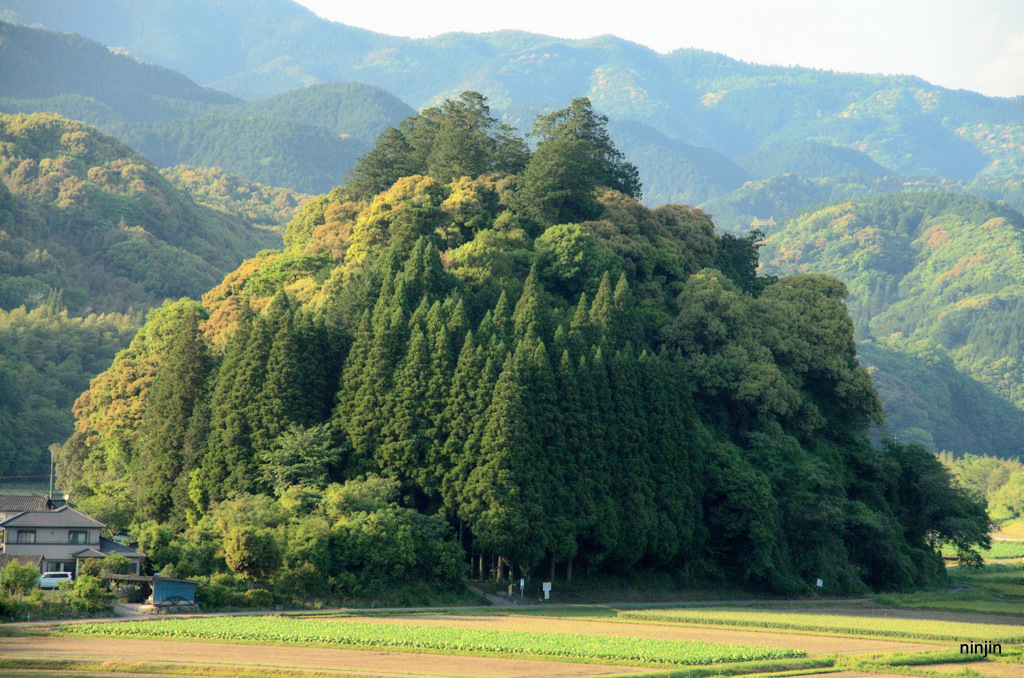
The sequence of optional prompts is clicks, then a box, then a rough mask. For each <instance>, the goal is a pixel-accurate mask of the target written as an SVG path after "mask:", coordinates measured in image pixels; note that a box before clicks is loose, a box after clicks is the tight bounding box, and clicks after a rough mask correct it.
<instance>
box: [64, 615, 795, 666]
mask: <svg viewBox="0 0 1024 678" xmlns="http://www.w3.org/2000/svg"><path fill="white" fill-rule="evenodd" d="M67 632H68V633H71V634H74V635H101V636H113V637H147V638H174V639H177V640H180V639H183V638H191V639H197V640H215V641H228V642H253V643H296V644H309V645H341V646H349V647H375V648H377V647H385V648H387V647H390V648H416V649H427V650H439V651H456V652H486V653H496V654H502V655H525V656H535V657H565V658H572V659H577V660H578V659H597V660H603V661H632V662H647V663H664V664H686V665H702V664H719V663H726V662H740V661H755V660H762V659H783V658H791V657H801V656H804V654H805V653H803V652H799V651H796V650H782V649H774V648H763V647H746V646H738V645H721V644H715V643H694V642H685V641H666V640H654V639H649V638H620V637H613V636H588V635H582V634H567V633H527V632H521V631H492V630H487V629H469V628H448V627H418V626H408V625H399V624H377V623H360V622H350V621H345V620H339V619H295V618H286V617H279V616H274V617H247V618H246V619H245V621H244V622H240V620H238V619H236V618H228V617H212V618H202V619H168V620H160V621H146V622H131V623H113V624H78V625H75V626H74V627H70V628H68V630H67Z"/></svg>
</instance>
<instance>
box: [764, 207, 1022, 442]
mask: <svg viewBox="0 0 1024 678" xmlns="http://www.w3.org/2000/svg"><path fill="white" fill-rule="evenodd" d="M762 257H763V258H762V261H763V262H764V266H765V270H766V271H767V272H774V273H797V272H811V271H814V272H821V273H828V274H829V275H834V276H836V277H837V278H839V279H840V280H843V281H844V282H845V283H846V284H847V286H848V288H849V290H850V297H849V298H848V300H847V304H848V305H849V308H850V313H851V315H852V316H853V318H854V320H855V322H856V325H857V331H858V337H859V338H861V339H871V340H872V341H874V342H876V343H877V344H878V345H879V346H880V347H881V348H880V349H879V351H881V350H883V349H885V350H891V351H895V352H898V353H902V354H905V355H906V356H909V357H911V358H913V359H914V360H915V361H917V362H919V363H921V364H928V363H934V364H936V365H937V366H938V367H939V368H941V369H946V366H947V365H949V364H951V365H955V366H956V369H957V370H958V371H959V372H960V373H961V374H962V375H964V376H966V377H969V378H970V379H972V380H974V381H976V382H979V383H980V384H984V385H985V386H986V387H987V389H980V390H979V389H977V388H975V389H973V390H972V392H973V393H976V394H978V395H977V396H976V397H971V398H968V399H966V400H958V401H957V402H956V404H955V405H954V404H953V400H951V399H949V396H948V393H947V395H940V396H939V397H941V398H943V399H945V400H946V401H947V402H946V404H944V405H939V406H936V405H935V404H932V405H929V406H928V408H926V409H931V410H932V411H936V408H937V409H944V410H946V411H947V412H951V410H952V409H956V408H958V409H960V412H959V413H958V414H957V415H952V414H950V415H947V416H960V415H964V414H965V413H966V412H967V411H975V412H976V413H978V415H979V416H980V415H984V413H985V412H986V411H987V412H989V413H992V412H1006V409H1005V407H1002V406H997V405H992V404H986V403H987V402H988V400H990V399H991V398H992V397H996V396H997V397H998V398H1000V399H1002V400H1004V401H1005V402H1006V403H1008V404H1011V405H1013V406H1015V408H1016V409H1017V412H1020V410H1024V358H1022V356H1024V217H1022V216H1021V214H1020V213H1019V212H1016V211H1014V210H1012V209H1010V208H1008V207H1005V206H1004V205H1000V204H997V203H992V202H990V201H987V200H984V199H981V198H974V197H970V196H966V195H956V194H946V193H927V192H924V193H896V194H892V195H887V196H882V197H877V198H872V199H868V200H857V201H848V202H842V203H838V204H835V205H831V206H828V207H821V208H814V209H810V210H807V211H805V212H803V213H800V214H797V215H795V216H793V217H791V218H790V219H789V220H787V221H786V222H785V223H783V224H782V225H781V226H780V227H779V228H778V229H777V230H775V231H773V232H772V233H771V235H770V236H769V237H768V240H767V242H766V244H765V247H764V250H763V254H762ZM876 354H877V355H881V354H880V353H876ZM869 355H870V354H869ZM869 364H870V363H869ZM878 367H879V369H885V370H886V371H888V372H890V373H891V374H895V373H896V372H903V373H904V374H907V373H908V371H907V369H906V368H902V369H898V368H896V367H895V366H894V365H892V364H891V361H890V360H885V361H880V362H879V365H878ZM911 372H912V370H911ZM940 381H943V382H944V383H945V386H944V387H943V388H944V389H946V390H947V391H948V392H957V391H960V392H963V388H962V387H956V385H955V384H953V383H952V382H950V381H949V380H943V379H940ZM910 382H913V380H910ZM880 389H881V396H882V400H883V403H885V404H886V405H887V406H889V407H890V408H892V409H899V406H898V403H899V402H900V399H901V398H902V396H901V395H900V394H899V393H897V392H896V391H891V392H889V393H888V394H887V393H886V390H885V389H884V388H882V387H881V386H880ZM986 391H987V393H986ZM918 393H919V395H920V396H921V397H922V398H925V399H927V398H929V397H931V394H929V393H926V392H924V391H923V389H919V391H918ZM972 408H973V410H972ZM1022 414H1024V413H1022ZM901 418H904V419H905V420H906V421H909V420H910V419H911V418H910V417H909V416H908V415H907V414H906V413H900V414H898V415H897V418H896V420H897V421H900V420H901ZM997 419H998V418H997ZM915 427H916V425H915ZM919 428H926V429H927V427H919ZM941 428H942V427H939V426H935V427H931V430H930V434H931V437H932V438H933V439H934V442H935V444H939V443H940V441H943V442H942V445H944V446H945V445H946V444H947V443H949V445H950V446H949V447H947V449H951V450H953V451H956V452H957V453H962V452H972V453H979V454H980V453H987V454H998V455H999V456H1016V455H1018V454H1020V453H1021V451H1022V449H1024V418H1022V416H1021V415H1019V414H1017V413H1013V414H1012V415H1009V416H1008V417H1007V418H1005V419H1002V420H996V421H990V420H988V419H986V418H982V419H979V420H978V421H975V422H973V424H972V426H970V427H964V426H956V427H953V430H950V429H948V428H947V429H945V430H940V429H941ZM966 428H972V429H973V432H972V433H969V434H968V436H967V437H964V438H962V439H961V440H960V441H959V442H958V443H957V444H956V445H953V444H952V441H951V440H950V438H949V436H950V434H952V433H953V431H954V430H960V429H966ZM975 436H977V437H981V436H989V440H988V442H986V443H979V442H973V443H972V442H971V440H972V437H975ZM918 437H920V436H918ZM1000 441H1001V442H1000Z"/></svg>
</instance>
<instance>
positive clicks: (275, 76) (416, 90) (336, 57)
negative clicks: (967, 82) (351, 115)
mask: <svg viewBox="0 0 1024 678" xmlns="http://www.w3.org/2000/svg"><path fill="white" fill-rule="evenodd" d="M0 8H3V9H6V13H5V16H7V17H8V18H12V19H17V20H18V21H21V22H24V23H40V24H42V25H44V26H46V27H49V28H53V29H58V30H69V31H76V32H80V33H82V34H83V35H86V36H88V37H90V38H93V39H96V40H99V41H101V42H103V43H104V44H108V45H115V46H119V47H122V48H124V49H126V50H127V51H128V52H130V53H132V54H135V55H137V56H138V57H139V58H140V59H143V60H152V61H155V62H157V63H161V64H164V65H166V66H169V67H173V68H176V69H178V70H180V71H181V72H183V73H185V74H186V75H188V76H189V77H191V78H193V79H195V80H196V81H197V82H200V83H203V84H206V85H208V86H212V87H216V88H218V89H222V90H226V91H231V92H235V93H236V94H244V95H246V96H247V97H249V98H253V97H259V96H267V95H271V94H276V93H280V92H283V91H285V90H288V89H293V88H296V87H301V86H305V85H309V84H312V83H316V82H324V81H349V80H355V81H359V82H364V83H367V84H372V85H376V86H379V87H383V88H385V89H387V90H388V91H390V92H392V93H393V94H395V95H396V96H398V97H399V98H401V99H403V100H404V101H407V102H409V103H410V104H411V105H412V106H413V107H416V108H422V107H425V106H429V105H435V104H437V103H439V102H440V101H442V100H444V99H446V98H448V97H451V96H453V95H456V94H457V93H458V92H460V91H463V90H466V89H473V90H477V91H480V92H482V93H484V94H485V95H487V96H488V98H489V100H490V102H491V106H492V107H493V108H494V109H496V110H505V109H512V108H513V107H521V106H524V105H528V106H532V107H537V108H541V109H543V108H548V109H550V108H553V107H557V106H560V105H563V104H564V102H565V101H566V100H567V99H568V97H569V96H570V95H572V94H574V95H576V96H580V95H585V96H589V97H590V98H591V100H592V101H593V103H594V106H595V108H597V109H598V110H600V111H601V112H602V113H605V114H607V115H609V116H610V117H611V118H612V119H614V120H620V121H622V120H632V121H635V122H641V123H644V124H646V125H649V126H651V127H654V128H655V129H658V130H659V131H661V132H662V133H663V134H665V135H666V136H667V137H669V138H671V139H677V140H680V141H684V142H686V143H689V144H692V145H697V146H706V147H709V148H713V149H715V150H717V151H719V152H722V153H725V154H726V155H729V156H733V157H736V156H741V155H746V154H749V153H754V152H756V151H760V150H767V149H770V148H773V147H775V146H784V145H787V144H791V143H794V142H799V141H804V140H807V139H812V140H816V141H819V142H822V143H827V144H831V145H834V146H843V147H847V148H860V149H861V150H863V152H865V153H866V154H867V155H868V156H870V158H871V159H872V160H873V161H874V162H876V163H878V164H880V165H882V166H883V167H885V168H886V169H887V170H888V172H889V173H892V174H937V175H941V176H946V177H950V178H953V179H958V180H961V181H964V182H969V181H971V180H972V179H973V178H974V177H975V176H976V175H977V174H978V173H979V172H981V173H988V174H991V173H993V171H994V172H995V173H996V174H998V175H999V176H1005V175H1006V173H1007V169H1009V172H1010V174H1011V175H1012V171H1013V169H1012V168H1014V167H1018V168H1019V167H1021V166H1022V165H1024V162H1022V157H1024V150H1021V149H1024V126H1022V125H1020V122H1021V102H1022V100H1024V99H1022V98H1021V97H1017V98H1014V99H1000V98H993V97H984V96H982V95H980V94H976V93H973V92H966V91H951V90H947V89H943V88H941V87H935V86H932V85H929V84H928V83H926V82H925V81H923V80H921V79H920V78H915V77H911V76H880V75H854V74H843V73H831V72H825V71H814V70H809V69H802V68H781V67H768V66H757V65H753V64H746V63H742V62H739V61H736V60H733V59H730V58H728V57H725V56H722V55H718V54H713V53H709V52H703V51H699V50H677V51H675V52H673V53H671V54H668V55H661V54H658V53H656V52H654V51H652V50H650V49H647V48H646V47H643V46H640V45H637V44H634V43H630V42H627V41H625V40H621V39H618V38H615V37H612V36H602V37H598V38H593V39H590V40H562V39H556V38H551V37H548V36H543V35H535V34H529V33H521V32H515V31H499V32H495V33H489V34H482V35H476V34H464V33H453V34H447V35H442V36H439V37H436V38H430V39H422V40H414V39H409V38H396V37H391V36H386V35H382V34H377V33H373V32H370V31H365V30H361V29H357V28H353V27H350V26H345V25H343V24H339V23H333V22H330V21H326V20H323V19H320V18H318V17H317V16H316V15H314V14H313V13H312V12H310V11H309V10H307V9H306V8H304V7H302V6H300V5H297V4H296V3H293V2H289V1H288V0H262V1H261V2H241V1H240V0H207V1H204V2H172V1H171V0H148V1H147V2H144V3H143V2H131V1H130V0H85V1H83V2H69V1H68V0H31V1H28V0H3V1H2V2H0ZM992 138H997V139H1000V140H1001V141H1000V144H998V148H996V147H995V146H994V145H993V143H992V141H991V139H992ZM1004 141H1005V142H1006V143H1003V142H1004ZM1014 148H1016V149H1017V150H1016V151H1015V150H1013V149H1014ZM1008 149H1009V150H1008ZM1007 154H1008V155H1009V156H1010V157H1009V158H1007V157H1006V156H1007ZM997 155H998V156H1000V158H1001V163H999V165H998V166H997V167H995V168H993V167H992V164H993V159H994V158H995V157H996V156H997ZM1007 160H1009V162H1007ZM1007 166H1009V168H1008V167H1007Z"/></svg>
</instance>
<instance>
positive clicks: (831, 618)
mask: <svg viewBox="0 0 1024 678" xmlns="http://www.w3.org/2000/svg"><path fill="white" fill-rule="evenodd" d="M619 616H620V617H621V618H627V619H640V620H648V621H657V622H675V623H682V624H693V625H698V626H705V625H721V626H733V627H747V626H750V627H756V628H762V629H773V630H775V629H778V630H786V631H806V632H811V633H830V634H831V633H834V634H848V635H870V636H886V637H890V638H915V639H922V640H949V641H957V640H959V639H962V638H985V639H986V640H991V641H1002V642H1021V641H1024V628H1020V627H1016V626H1011V625H1005V626H1004V625H997V624H965V623H958V622H947V621H937V620H931V619H927V620H925V619H895V618H885V617H877V616H853V615H845V614H843V615H838V614H813V613H807V612H790V611H787V610H781V609H778V608H775V609H770V610H769V609H760V610H758V609H741V608H725V607H710V608H708V607H705V608H676V609H667V610H624V611H622V612H621V613H620V614H619Z"/></svg>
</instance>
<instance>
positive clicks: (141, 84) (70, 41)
mask: <svg viewBox="0 0 1024 678" xmlns="http://www.w3.org/2000/svg"><path fill="white" fill-rule="evenodd" d="M0 18H2V15H0ZM0 62H3V64H4V68H3V69H0V110H3V111H4V112H6V113H34V112H37V111H51V112H55V113H60V114H61V115H64V116H65V117H68V118H72V119H74V120H83V121H85V122H88V123H90V124H93V125H104V124H110V123H113V122H118V121H126V122H149V121H153V120H162V119H167V118H179V117H183V116H187V115H196V114H199V113H203V112H206V111H209V110H210V109H212V108H214V107H217V106H224V105H227V104H232V103H237V102H238V99H236V98H235V97H233V96H231V95H229V94H225V93H223V92H217V91H215V90H211V89H208V88H206V87H200V86H199V85H197V84H196V83H194V82H193V81H191V80H189V79H188V78H186V77H185V76H183V75H182V74H180V73H178V72H176V71H172V70H170V69H169V68H162V67H160V66H155V65H153V64H142V63H139V62H138V61H136V60H135V59H134V58H132V57H129V56H125V55H122V54H114V53H113V52H111V51H110V50H109V49H107V48H106V47H104V46H103V45H101V44H98V43H96V42H93V41H92V40H87V39H86V38H83V37H82V36H79V35H74V34H70V33H54V32H51V31H41V30H37V29H33V28H27V27H25V26H17V25H14V24H10V23H5V22H2V21H0Z"/></svg>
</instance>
